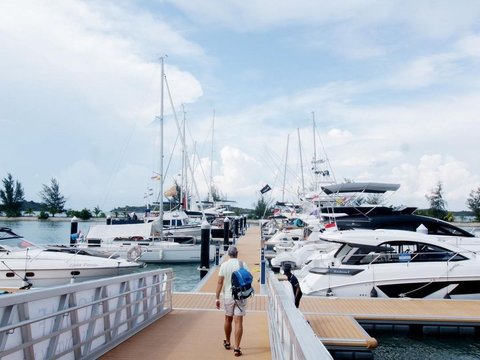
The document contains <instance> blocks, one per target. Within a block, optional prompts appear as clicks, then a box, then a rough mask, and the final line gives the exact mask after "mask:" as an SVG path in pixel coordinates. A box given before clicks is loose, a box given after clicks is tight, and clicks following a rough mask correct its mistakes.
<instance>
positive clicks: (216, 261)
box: [215, 242, 220, 265]
mask: <svg viewBox="0 0 480 360" xmlns="http://www.w3.org/2000/svg"><path fill="white" fill-rule="evenodd" d="M219 263H220V245H219V244H218V242H217V245H215V265H218V264H219Z"/></svg>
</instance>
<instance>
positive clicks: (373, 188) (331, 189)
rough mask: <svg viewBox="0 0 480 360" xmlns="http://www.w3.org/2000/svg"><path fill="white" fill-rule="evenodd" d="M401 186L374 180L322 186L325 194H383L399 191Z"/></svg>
mask: <svg viewBox="0 0 480 360" xmlns="http://www.w3.org/2000/svg"><path fill="white" fill-rule="evenodd" d="M399 188H400V184H387V183H374V182H362V183H344V184H334V185H327V186H322V190H323V191H324V192H325V194H328V195H330V194H335V193H353V192H356V193H372V194H383V193H386V192H387V191H397V190H398V189H399Z"/></svg>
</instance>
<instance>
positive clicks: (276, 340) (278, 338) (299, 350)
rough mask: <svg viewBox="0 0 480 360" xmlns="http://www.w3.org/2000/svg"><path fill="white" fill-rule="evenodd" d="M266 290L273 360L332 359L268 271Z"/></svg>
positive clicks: (281, 286)
mask: <svg viewBox="0 0 480 360" xmlns="http://www.w3.org/2000/svg"><path fill="white" fill-rule="evenodd" d="M267 286H268V293H269V296H268V322H269V328H270V344H271V351H272V359H278V360H284V359H285V360H287V359H288V360H291V359H292V360H297V359H299V360H303V359H305V360H306V359H316V360H318V359H322V360H323V359H333V358H332V356H331V355H330V353H329V352H328V350H327V349H326V348H325V346H323V344H322V342H321V341H320V339H319V338H318V337H317V336H316V335H315V333H314V331H313V329H312V328H311V327H310V325H309V324H308V322H307V320H306V319H305V318H304V317H303V315H302V313H301V312H300V311H299V310H298V309H297V308H296V307H295V304H294V302H293V300H292V297H290V296H288V294H287V293H286V289H285V286H283V285H282V284H280V282H279V281H278V279H277V278H276V277H275V275H274V274H273V272H271V271H269V272H268V273H267Z"/></svg>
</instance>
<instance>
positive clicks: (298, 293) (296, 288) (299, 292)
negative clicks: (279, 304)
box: [283, 265, 303, 308]
mask: <svg viewBox="0 0 480 360" xmlns="http://www.w3.org/2000/svg"><path fill="white" fill-rule="evenodd" d="M283 273H284V274H285V276H286V277H287V279H288V281H289V282H290V284H292V289H293V296H295V306H296V307H297V308H298V307H299V306H300V299H301V298H302V295H303V293H302V289H300V283H299V282H298V279H297V277H296V276H295V275H293V274H292V270H291V268H290V266H289V265H285V268H284V269H283Z"/></svg>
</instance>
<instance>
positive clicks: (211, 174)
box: [208, 109, 215, 203]
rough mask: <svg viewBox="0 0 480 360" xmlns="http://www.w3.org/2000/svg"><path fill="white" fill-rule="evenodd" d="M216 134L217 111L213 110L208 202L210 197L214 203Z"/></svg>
mask: <svg viewBox="0 0 480 360" xmlns="http://www.w3.org/2000/svg"><path fill="white" fill-rule="evenodd" d="M214 134H215V109H214V110H213V119H212V148H211V151H210V189H209V191H208V201H210V197H211V198H212V203H213V200H214V199H213V145H214V144H213V139H214Z"/></svg>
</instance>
